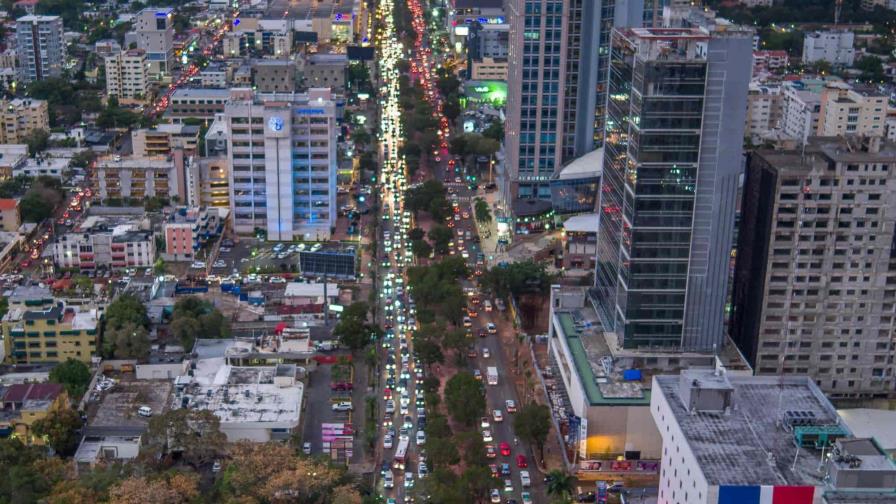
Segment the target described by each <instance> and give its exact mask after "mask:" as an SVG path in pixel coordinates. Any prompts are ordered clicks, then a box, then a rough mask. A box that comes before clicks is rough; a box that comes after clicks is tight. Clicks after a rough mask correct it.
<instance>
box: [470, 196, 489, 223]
mask: <svg viewBox="0 0 896 504" xmlns="http://www.w3.org/2000/svg"><path fill="white" fill-rule="evenodd" d="M473 212H474V214H475V215H474V217H475V218H476V222H480V223H482V224H487V223H489V222H491V221H492V212H491V210H489V208H488V202H487V201H485V200H484V199H482V198H476V203H475V206H474V208H473Z"/></svg>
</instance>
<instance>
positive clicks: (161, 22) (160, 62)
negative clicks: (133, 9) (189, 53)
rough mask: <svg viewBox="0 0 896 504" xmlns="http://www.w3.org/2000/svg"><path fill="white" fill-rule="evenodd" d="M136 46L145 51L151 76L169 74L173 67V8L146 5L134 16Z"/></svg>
mask: <svg viewBox="0 0 896 504" xmlns="http://www.w3.org/2000/svg"><path fill="white" fill-rule="evenodd" d="M134 32H135V33H136V39H137V47H139V48H140V49H143V50H144V51H146V61H147V62H148V63H149V74H150V75H151V76H152V77H156V78H158V77H160V76H162V75H170V74H171V71H172V69H173V67H174V9H173V8H171V7H161V8H156V7H147V8H145V9H143V10H142V11H140V12H138V13H137V15H136V16H134Z"/></svg>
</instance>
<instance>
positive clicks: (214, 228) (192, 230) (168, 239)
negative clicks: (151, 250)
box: [162, 207, 229, 261]
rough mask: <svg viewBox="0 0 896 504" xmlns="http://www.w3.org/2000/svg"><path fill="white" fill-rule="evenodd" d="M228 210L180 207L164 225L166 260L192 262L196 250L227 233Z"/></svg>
mask: <svg viewBox="0 0 896 504" xmlns="http://www.w3.org/2000/svg"><path fill="white" fill-rule="evenodd" d="M228 212H229V210H228V209H218V208H205V207H192V208H187V207H181V208H178V209H176V210H175V211H174V213H172V214H171V215H170V216H169V217H168V220H167V221H166V222H165V223H164V224H162V235H163V236H164V238H165V256H164V259H165V260H169V261H192V260H193V258H194V255H195V253H196V251H197V250H199V249H200V248H201V247H202V246H203V245H205V244H206V243H207V242H208V240H209V239H210V238H213V237H216V236H219V235H220V234H221V232H222V231H223V230H224V216H225V215H226V214H227V213H228Z"/></svg>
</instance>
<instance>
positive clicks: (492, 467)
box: [488, 464, 498, 478]
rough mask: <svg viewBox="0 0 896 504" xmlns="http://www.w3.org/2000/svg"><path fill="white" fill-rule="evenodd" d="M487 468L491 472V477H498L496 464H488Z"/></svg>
mask: <svg viewBox="0 0 896 504" xmlns="http://www.w3.org/2000/svg"><path fill="white" fill-rule="evenodd" d="M488 468H489V469H490V470H491V472H492V478H497V477H498V464H489V465H488Z"/></svg>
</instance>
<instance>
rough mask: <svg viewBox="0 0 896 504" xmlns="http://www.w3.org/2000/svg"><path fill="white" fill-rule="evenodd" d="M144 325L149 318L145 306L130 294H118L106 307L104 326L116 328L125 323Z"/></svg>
mask: <svg viewBox="0 0 896 504" xmlns="http://www.w3.org/2000/svg"><path fill="white" fill-rule="evenodd" d="M129 322H130V323H132V324H134V325H139V326H143V327H146V326H148V325H149V318H148V317H147V316H146V306H145V305H144V304H143V303H141V302H140V300H139V299H137V298H136V297H134V296H133V295H131V294H119V295H118V297H116V298H115V300H113V301H112V303H110V304H109V307H108V308H106V328H107V329H108V328H109V327H112V328H118V327H122V326H124V325H125V324H127V323H129Z"/></svg>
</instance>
